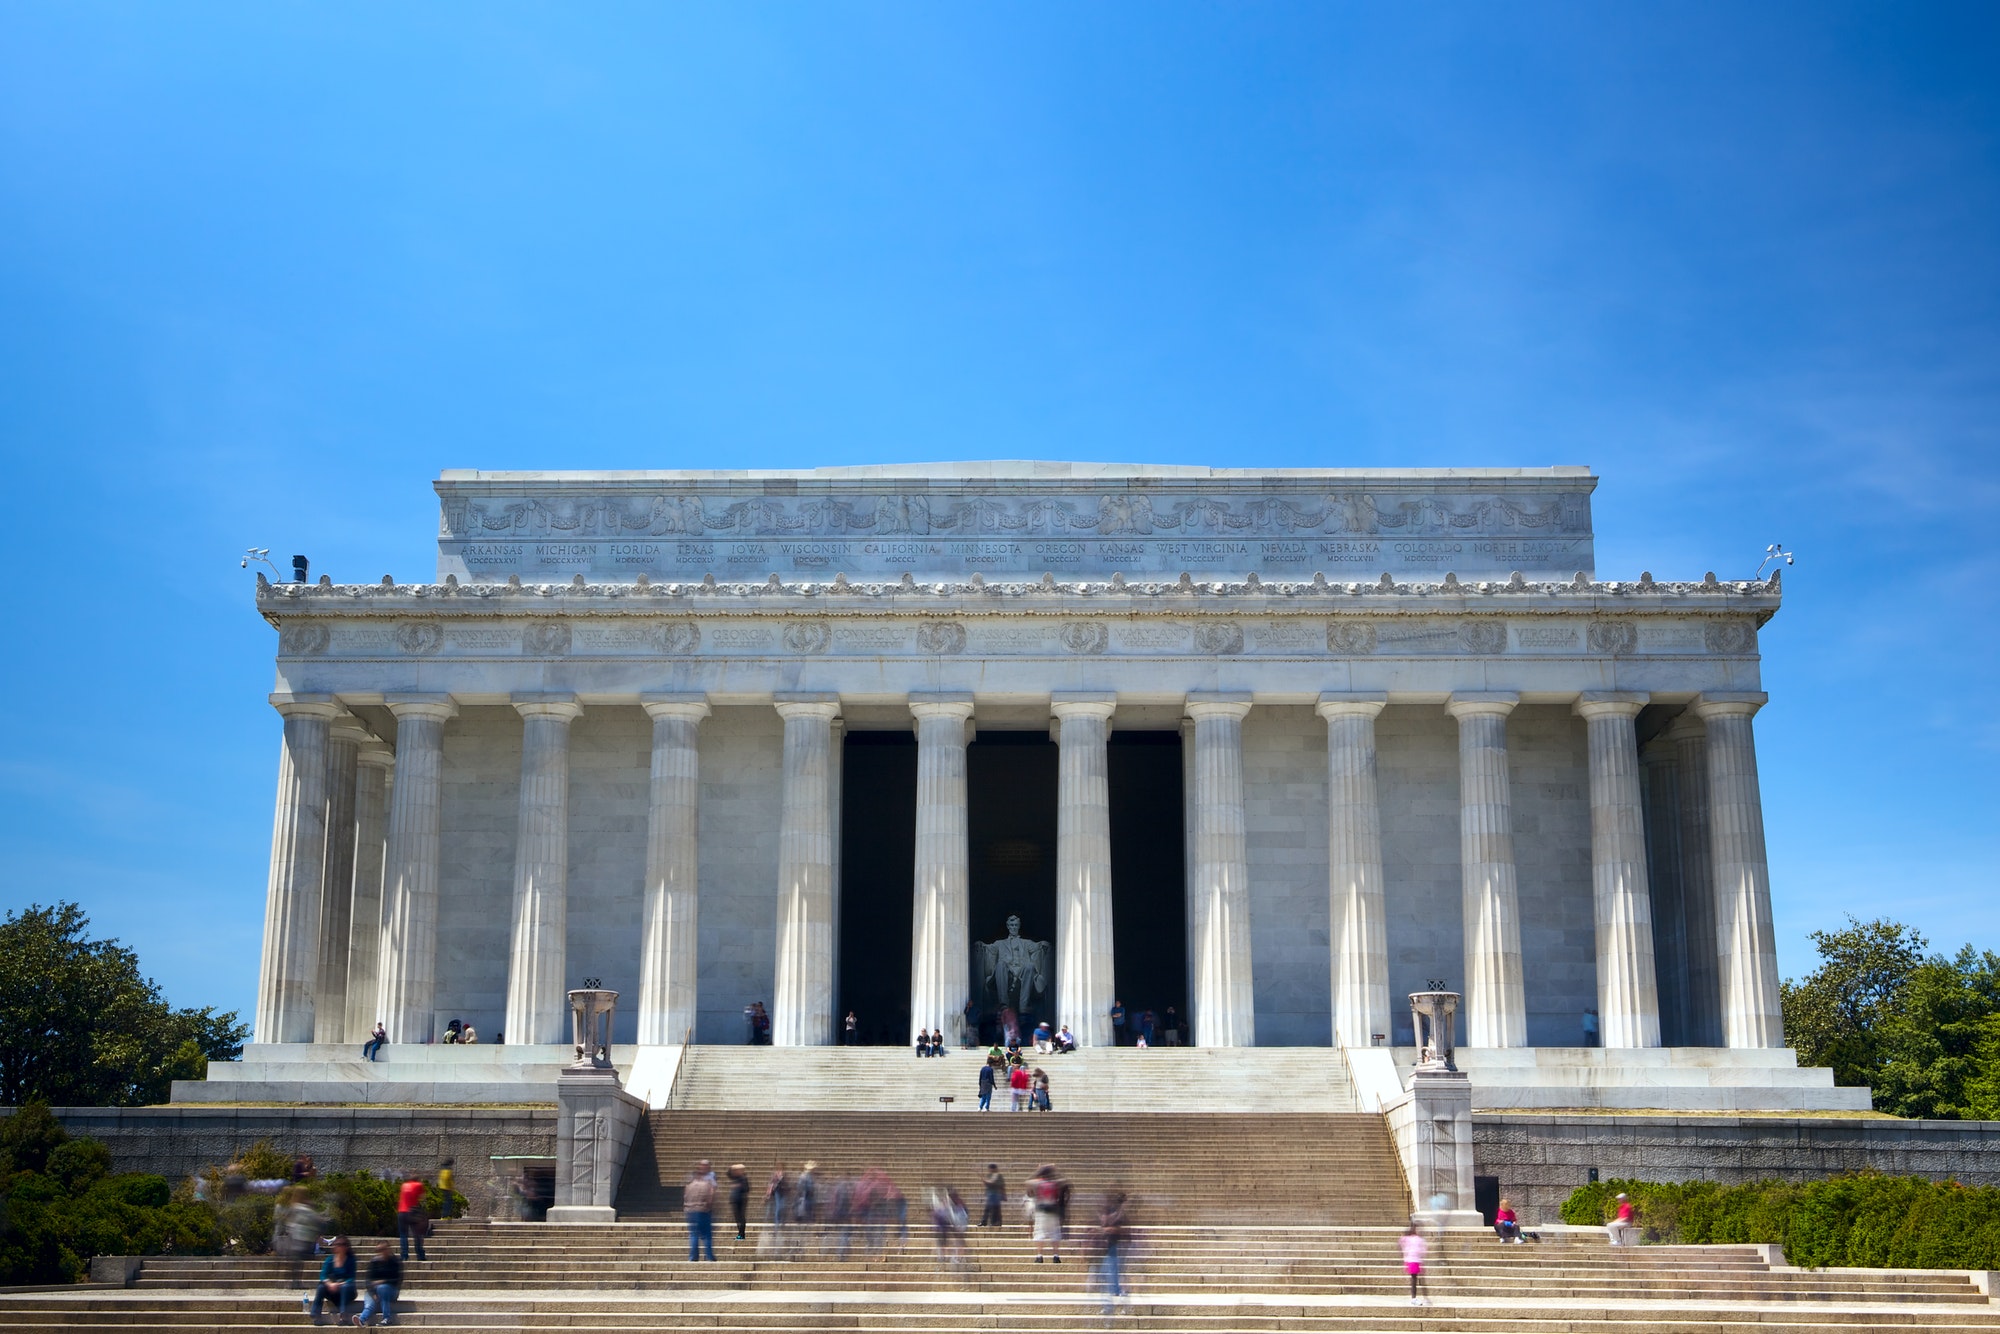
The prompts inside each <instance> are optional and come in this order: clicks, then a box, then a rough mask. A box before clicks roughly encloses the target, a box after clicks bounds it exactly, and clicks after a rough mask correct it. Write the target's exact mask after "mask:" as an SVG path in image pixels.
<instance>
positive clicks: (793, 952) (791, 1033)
mask: <svg viewBox="0 0 2000 1334" xmlns="http://www.w3.org/2000/svg"><path fill="white" fill-rule="evenodd" d="M778 712H779V714H780V715H782V716H783V717H784V720H785V778H784V783H785V786H784V804H783V808H782V810H781V812H780V814H779V817H778V932H777V945H778V957H777V968H776V975H775V978H774V980H773V983H772V987H771V1042H772V1045H774V1046H779V1047H822V1046H825V1045H826V1044H828V1043H830V1042H832V1041H833V801H832V795H833V794H832V787H831V784H830V782H829V778H830V772H829V768H830V765H831V762H832V740H833V719H834V717H835V715H837V714H838V713H839V712H840V704H839V701H838V700H835V699H828V698H813V699H797V700H780V701H778Z"/></svg>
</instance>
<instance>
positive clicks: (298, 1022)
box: [253, 695, 340, 1042]
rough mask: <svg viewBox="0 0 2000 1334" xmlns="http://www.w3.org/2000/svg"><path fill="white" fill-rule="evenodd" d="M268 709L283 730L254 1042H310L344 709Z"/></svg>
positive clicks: (298, 698) (316, 705) (276, 699)
mask: <svg viewBox="0 0 2000 1334" xmlns="http://www.w3.org/2000/svg"><path fill="white" fill-rule="evenodd" d="M271 705H272V707H273V708H275V709H277V711H278V713H279V714H280V715H281V716H283V718H284V720H285V732H284V740H283V742H282V743H281V746H280V748H279V751H278V804H277V813H276V815H275V817H274V818H273V820H272V823H271V877H270V881H269V885H268V888H267V889H266V892H265V897H264V954H263V960H262V963H261V965H260V966H259V968H258V975H257V1021H256V1025H255V1037H254V1039H253V1040H254V1041H257V1042H311V1041H312V1040H313V982H314V975H315V973H316V972H317V971H318V966H319V905H320V895H321V887H320V882H321V877H322V876H323V875H324V873H325V870H326V780H327V748H328V740H329V739H328V730H329V728H330V727H331V725H332V723H333V719H334V717H335V715H336V714H338V713H339V712H340V710H339V709H338V708H337V707H335V705H334V702H333V697H332V696H331V695H273V696H271Z"/></svg>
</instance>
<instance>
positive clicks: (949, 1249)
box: [931, 1186, 966, 1269]
mask: <svg viewBox="0 0 2000 1334" xmlns="http://www.w3.org/2000/svg"><path fill="white" fill-rule="evenodd" d="M965 1221H966V1217H965V1201H964V1200H963V1199H962V1198H960V1196H959V1193H958V1192H957V1191H955V1190H953V1189H952V1188H951V1187H950V1186H942V1187H940V1186H933V1187H932V1188H931V1231H932V1233H933V1235H934V1236H935V1237H936V1240H937V1254H938V1266H939V1267H940V1268H943V1269H961V1268H963V1267H964V1265H965Z"/></svg>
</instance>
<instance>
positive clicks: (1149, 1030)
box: [1139, 1010, 1160, 1047]
mask: <svg viewBox="0 0 2000 1334" xmlns="http://www.w3.org/2000/svg"><path fill="white" fill-rule="evenodd" d="M1159 1022H1160V1021H1159V1016H1157V1015H1155V1014H1154V1013H1153V1012H1152V1011H1151V1010H1141V1011H1139V1037H1140V1039H1141V1041H1140V1044H1139V1045H1140V1046H1143V1047H1150V1046H1152V1045H1153V1032H1154V1029H1155V1027H1156V1026H1157V1025H1158V1024H1159Z"/></svg>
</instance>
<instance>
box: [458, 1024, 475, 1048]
mask: <svg viewBox="0 0 2000 1334" xmlns="http://www.w3.org/2000/svg"><path fill="white" fill-rule="evenodd" d="M458 1040H459V1041H460V1042H461V1043H463V1044H464V1045H465V1046H468V1047H476V1046H478V1045H479V1034H478V1033H477V1032H475V1031H474V1030H473V1027H472V1021H471V1020H469V1019H468V1020H466V1022H465V1026H464V1027H462V1028H460V1029H459V1030H458Z"/></svg>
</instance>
